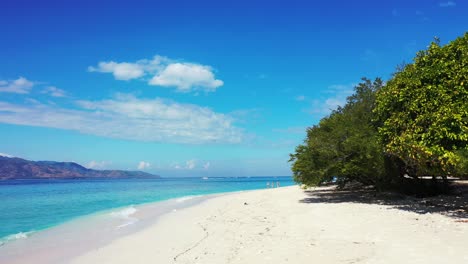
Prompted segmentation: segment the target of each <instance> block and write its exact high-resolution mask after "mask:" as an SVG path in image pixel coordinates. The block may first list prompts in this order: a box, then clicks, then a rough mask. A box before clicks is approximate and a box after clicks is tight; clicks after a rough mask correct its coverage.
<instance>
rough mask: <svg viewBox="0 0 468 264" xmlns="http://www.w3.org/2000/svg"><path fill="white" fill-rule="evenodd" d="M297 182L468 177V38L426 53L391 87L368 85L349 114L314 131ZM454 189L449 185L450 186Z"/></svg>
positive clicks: (300, 158)
mask: <svg viewBox="0 0 468 264" xmlns="http://www.w3.org/2000/svg"><path fill="white" fill-rule="evenodd" d="M290 161H291V162H292V171H293V174H294V179H295V180H296V181H297V182H299V183H303V184H306V185H319V184H322V183H325V182H330V181H334V180H336V181H337V183H338V184H339V186H344V185H345V184H346V183H348V182H359V183H362V184H365V185H372V186H375V187H376V188H378V189H384V188H405V187H404V186H407V183H408V181H410V180H411V181H413V182H420V181H418V180H419V179H420V178H421V177H422V176H433V177H434V179H435V177H441V178H443V179H447V177H448V176H458V177H467V176H468V33H466V34H465V35H464V36H463V37H460V38H458V39H456V40H455V41H452V42H451V43H449V44H447V45H445V46H441V45H440V44H439V42H438V40H436V41H434V42H433V43H431V44H430V46H429V47H428V49H427V50H425V51H420V52H419V53H418V54H417V55H416V57H415V58H414V61H413V63H411V64H407V65H404V66H402V67H400V69H398V70H397V72H396V73H395V74H394V75H393V77H392V78H391V79H390V80H388V82H386V83H384V82H383V81H382V80H381V79H379V78H377V79H375V80H373V81H371V80H369V79H365V78H364V79H363V81H362V82H361V83H360V84H359V85H357V86H356V87H355V92H354V94H353V95H352V96H350V97H348V98H347V103H346V105H344V106H343V107H340V108H338V109H337V110H335V111H333V112H332V113H331V114H330V115H329V116H327V117H325V118H323V119H322V120H320V122H319V123H318V124H317V125H315V126H312V127H310V128H308V129H307V137H306V139H305V140H304V143H303V144H301V145H299V146H297V147H296V151H295V153H293V154H291V159H290ZM444 182H446V181H444Z"/></svg>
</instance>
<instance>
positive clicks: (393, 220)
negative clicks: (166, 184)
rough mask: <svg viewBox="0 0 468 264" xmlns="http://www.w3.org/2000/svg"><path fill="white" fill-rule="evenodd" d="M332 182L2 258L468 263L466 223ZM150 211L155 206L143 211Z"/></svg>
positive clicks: (212, 202)
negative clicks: (350, 192)
mask: <svg viewBox="0 0 468 264" xmlns="http://www.w3.org/2000/svg"><path fill="white" fill-rule="evenodd" d="M330 188H331V187H319V188H315V189H314V190H312V191H310V190H308V191H304V190H302V189H300V187H299V186H288V187H281V188H275V189H260V190H249V191H238V192H230V193H222V194H218V195H212V196H210V197H208V198H207V197H203V198H205V199H201V200H199V201H195V200H196V198H194V199H195V200H194V199H191V200H188V201H193V202H194V203H193V204H192V205H187V206H184V207H183V208H180V209H177V210H175V211H174V210H170V211H167V212H166V213H163V214H161V215H159V216H158V217H156V218H152V219H148V222H147V223H146V224H145V225H140V227H141V228H138V229H134V230H132V232H129V233H128V234H125V235H122V236H118V237H115V238H113V239H111V240H110V241H108V243H105V244H101V245H98V244H94V245H90V246H91V247H87V248H86V250H82V251H81V253H80V254H69V255H66V256H62V258H58V259H57V258H56V259H55V260H54V261H50V260H51V259H50V255H47V254H51V252H52V253H53V252H54V251H58V250H59V249H56V248H51V251H46V252H43V253H45V255H40V254H34V252H33V253H32V254H30V253H31V252H25V254H24V255H26V256H24V258H22V259H14V260H13V259H12V260H11V261H10V262H2V263H12V264H13V263H15V264H16V263H37V264H41V263H72V264H88V263H89V264H92V263H109V264H110V263H112V264H114V263H115V264H118V263H273V264H275V263H308V262H310V261H311V260H314V261H317V263H358V262H359V263H396V262H400V263H408V261H409V262H411V263H467V262H468V252H467V251H466V250H465V246H464V245H466V244H467V243H468V224H466V223H465V222H463V221H458V220H457V219H456V218H451V217H449V216H446V215H442V214H439V213H428V212H426V213H418V212H416V211H411V210H406V209H402V208H399V207H396V206H392V205H388V204H378V203H374V204H371V203H365V202H358V201H356V200H352V199H345V200H336V198H330V197H327V196H326V195H323V194H327V192H329V190H330ZM179 199H180V198H179ZM182 203H184V202H182ZM147 209H149V211H152V210H153V209H154V208H153V209H151V208H147ZM143 211H148V210H139V211H137V213H138V212H140V213H141V212H143ZM458 219H459V218H458ZM130 227H131V226H130ZM0 250H1V248H0ZM36 253H37V252H36ZM0 256H1V254H0ZM0 259H1V258H0Z"/></svg>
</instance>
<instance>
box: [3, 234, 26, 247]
mask: <svg viewBox="0 0 468 264" xmlns="http://www.w3.org/2000/svg"><path fill="white" fill-rule="evenodd" d="M32 233H34V231H29V232H19V233H16V234H12V235H8V236H6V237H3V238H0V246H3V245H4V244H6V243H8V242H11V241H14V240H18V239H25V238H28V237H29V236H30V235H31V234H32Z"/></svg>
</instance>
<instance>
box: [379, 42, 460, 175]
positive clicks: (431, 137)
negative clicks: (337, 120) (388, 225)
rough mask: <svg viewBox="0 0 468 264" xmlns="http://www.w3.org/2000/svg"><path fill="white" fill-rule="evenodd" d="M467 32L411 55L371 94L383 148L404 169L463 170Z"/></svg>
mask: <svg viewBox="0 0 468 264" xmlns="http://www.w3.org/2000/svg"><path fill="white" fill-rule="evenodd" d="M467 79H468V34H465V35H464V36H463V37H461V38H458V39H456V40H455V41H453V42H451V43H449V44H448V45H446V46H440V45H439V43H438V41H436V42H433V43H431V45H430V46H429V48H428V49H427V50H426V51H421V52H419V53H418V54H417V56H416V58H415V59H414V63H413V64H408V65H406V66H405V67H404V68H403V69H401V70H400V71H399V72H397V73H396V74H395V75H394V77H393V78H392V79H391V80H390V81H388V83H387V84H386V85H385V87H383V88H382V89H381V90H380V91H378V93H377V103H376V108H375V110H374V112H375V114H376V117H377V120H378V123H379V135H380V139H381V141H382V144H383V145H384V146H385V151H386V152H387V153H389V154H391V155H394V156H396V157H398V158H399V159H401V160H402V161H403V162H404V163H405V164H406V166H407V167H408V168H409V170H408V172H407V173H408V174H409V175H411V176H419V175H441V176H447V175H461V176H462V175H466V174H467V172H468V170H467V168H466V167H467V165H466V160H467V156H468V155H467V144H468V80H467Z"/></svg>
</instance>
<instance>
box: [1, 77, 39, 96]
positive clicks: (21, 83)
mask: <svg viewBox="0 0 468 264" xmlns="http://www.w3.org/2000/svg"><path fill="white" fill-rule="evenodd" d="M33 86H34V83H33V82H31V81H29V80H27V79H26V78H24V77H19V78H18V79H16V80H10V81H5V80H0V92H5V93H18V94H27V93H29V92H30V91H31V88H32V87H33Z"/></svg>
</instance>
